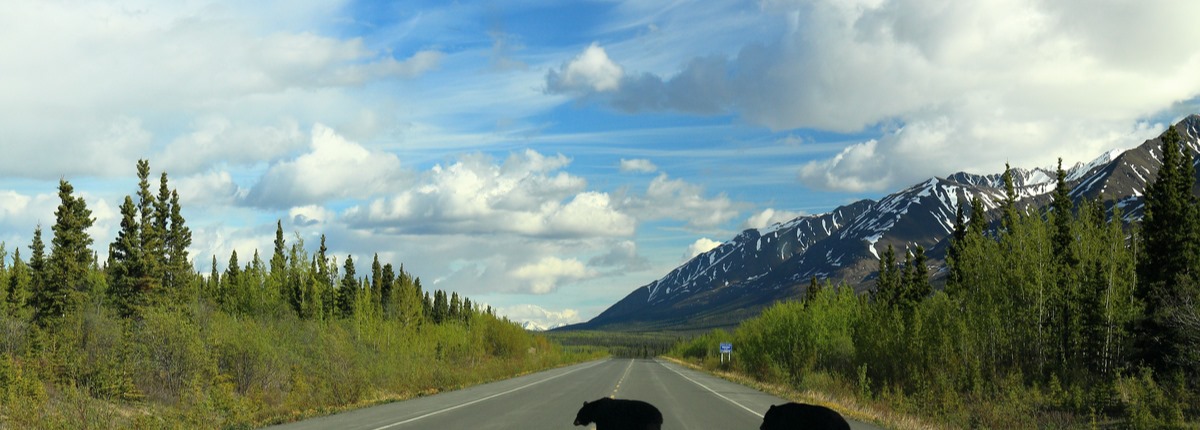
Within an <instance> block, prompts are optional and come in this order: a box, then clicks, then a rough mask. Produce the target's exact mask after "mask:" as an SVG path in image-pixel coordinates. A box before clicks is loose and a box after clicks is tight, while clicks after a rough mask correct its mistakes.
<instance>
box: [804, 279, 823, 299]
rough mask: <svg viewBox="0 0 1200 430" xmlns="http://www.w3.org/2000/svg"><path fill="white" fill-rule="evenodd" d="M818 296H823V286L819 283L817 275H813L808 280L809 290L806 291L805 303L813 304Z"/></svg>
mask: <svg viewBox="0 0 1200 430" xmlns="http://www.w3.org/2000/svg"><path fill="white" fill-rule="evenodd" d="M818 294H821V284H820V283H818V282H817V275H813V276H812V278H810V279H809V280H808V290H805V291H804V301H805V302H806V303H807V302H811V301H812V300H813V299H815V298H817V295H818Z"/></svg>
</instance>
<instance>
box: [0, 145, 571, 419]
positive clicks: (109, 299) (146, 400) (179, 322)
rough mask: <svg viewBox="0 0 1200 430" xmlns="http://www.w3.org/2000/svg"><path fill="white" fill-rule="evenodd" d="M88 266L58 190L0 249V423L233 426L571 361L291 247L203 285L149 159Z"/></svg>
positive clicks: (506, 328)
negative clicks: (17, 238)
mask: <svg viewBox="0 0 1200 430" xmlns="http://www.w3.org/2000/svg"><path fill="white" fill-rule="evenodd" d="M137 176H138V179H139V182H138V185H137V191H136V194H135V195H133V196H126V197H125V199H124V202H123V203H122V204H121V206H120V213H121V224H120V230H119V232H118V234H117V237H116V238H115V240H113V242H112V243H111V244H109V248H108V250H109V252H108V258H107V259H106V260H105V261H104V262H101V261H99V259H98V256H97V253H96V252H94V251H93V250H92V246H93V245H94V243H93V242H94V240H93V238H91V237H90V236H89V235H88V233H87V229H88V228H89V227H91V226H92V223H93V222H94V219H93V218H92V216H91V211H90V210H89V209H88V208H87V205H86V203H85V202H84V200H83V199H82V198H81V197H78V196H76V195H75V191H74V188H73V187H72V185H71V184H70V183H69V182H67V181H66V180H60V182H59V188H58V191H59V193H58V196H59V200H60V204H59V206H58V208H57V210H56V211H55V213H54V216H55V223H54V225H53V226H52V227H51V229H52V232H53V237H52V239H50V249H49V251H48V252H47V249H46V243H45V241H44V239H43V232H42V228H41V226H37V227H36V228H35V229H34V234H33V240H32V241H31V243H30V244H29V245H28V247H27V249H28V251H29V252H28V254H26V255H28V257H27V258H26V257H25V256H23V252H22V251H23V248H24V247H15V248H14V249H13V250H12V252H11V255H9V251H8V250H7V247H6V244H4V243H0V427H7V426H12V427H18V428H27V427H35V428H55V427H57V428H81V427H107V428H111V427H151V428H154V427H169V428H175V427H180V426H183V427H206V428H212V427H225V428H246V427H253V426H256V425H261V424H265V423H270V422H276V421H281V420H287V419H292V418H298V417H303V416H310V415H314V414H320V413H325V412H328V411H333V410H337V409H339V408H344V407H350V406H354V405H361V404H363V403H364V402H366V403H370V402H378V401H385V400H388V399H395V398H405V397H411V396H414V395H418V394H421V393H427V392H431V391H437V390H441V389H446V388H453V387H458V386H462V385H465V384H472V383H478V382H482V381H486V380H491V379H497V378H502V377H506V376H509V375H512V374H515V373H519V372H524V371H528V370H532V369H536V368H541V367H546V366H551V365H555V364H558V363H560V362H563V361H565V360H571V359H573V357H571V356H569V355H565V354H563V353H562V351H561V350H560V348H558V347H557V346H556V345H553V344H552V343H550V342H548V341H547V340H546V339H545V338H542V337H535V336H532V335H530V334H528V333H527V332H525V331H524V330H523V329H521V327H520V326H519V325H517V324H515V323H513V322H511V321H508V320H507V319H505V318H500V317H497V316H496V315H495V312H494V311H493V310H492V309H491V308H490V307H481V306H479V305H477V304H475V303H472V301H471V300H470V299H468V298H465V297H460V296H459V295H458V294H457V293H449V295H448V294H447V293H446V292H445V291H442V290H435V291H427V290H424V289H423V288H422V285H421V281H420V278H418V277H415V276H413V275H412V274H410V273H408V272H407V271H406V270H404V268H403V266H401V267H395V266H393V265H392V264H391V263H383V262H381V261H380V260H379V258H378V255H376V256H375V257H374V259H373V260H372V262H371V265H370V269H369V271H368V270H364V271H363V272H365V273H364V274H363V275H359V271H358V269H357V268H356V266H355V263H356V261H355V260H354V259H353V257H352V256H346V258H345V260H344V261H343V262H342V263H341V264H338V262H337V260H336V259H335V258H334V257H333V256H331V255H328V249H327V248H326V246H325V237H324V236H322V237H321V243H320V246H319V248H318V249H317V250H316V252H315V253H313V254H310V253H309V251H308V250H307V249H306V247H305V243H304V241H303V240H302V239H301V238H300V237H299V235H296V236H294V238H293V240H292V241H291V243H288V242H287V241H285V239H284V234H283V229H282V223H278V222H277V223H276V234H275V242H274V250H273V253H272V254H271V256H270V260H269V261H266V262H264V261H263V260H262V259H261V258H260V256H259V254H258V252H257V251H255V253H254V255H253V257H252V258H251V259H250V260H249V262H247V263H245V264H242V263H241V262H239V260H238V255H237V253H236V251H235V252H233V253H231V255H230V256H229V261H228V264H227V265H226V269H225V270H224V271H223V272H218V270H217V264H216V263H217V261H216V257H213V261H212V263H213V265H212V272H211V273H210V274H208V275H207V276H201V275H200V274H199V273H197V271H196V270H195V268H194V266H193V265H192V262H191V259H190V258H191V257H190V256H189V255H188V251H187V248H188V247H189V246H190V245H191V240H192V238H191V231H190V229H189V228H188V226H187V222H186V220H185V219H184V217H183V216H182V208H181V206H180V203H179V195H178V193H177V192H176V191H175V190H172V189H170V188H169V186H168V180H167V175H166V173H163V174H161V176H160V177H159V187H158V192H157V195H155V194H153V193H151V185H150V167H149V163H148V162H146V161H144V160H142V161H139V162H138V164H137Z"/></svg>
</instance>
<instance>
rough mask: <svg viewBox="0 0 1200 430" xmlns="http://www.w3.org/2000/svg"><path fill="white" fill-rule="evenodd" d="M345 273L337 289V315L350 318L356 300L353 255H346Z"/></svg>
mask: <svg viewBox="0 0 1200 430" xmlns="http://www.w3.org/2000/svg"><path fill="white" fill-rule="evenodd" d="M344 269H345V274H344V275H343V278H342V285H341V288H339V289H338V297H337V300H338V301H337V304H338V316H340V317H342V318H350V317H353V316H354V310H355V309H354V305H355V304H357V303H356V302H357V301H358V289H359V286H358V277H357V275H356V274H355V273H354V257H353V256H350V255H347V256H346V263H345V267H344Z"/></svg>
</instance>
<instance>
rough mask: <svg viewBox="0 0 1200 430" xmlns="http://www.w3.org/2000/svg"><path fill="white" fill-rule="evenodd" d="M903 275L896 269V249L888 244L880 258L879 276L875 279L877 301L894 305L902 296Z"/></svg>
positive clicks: (885, 304)
mask: <svg viewBox="0 0 1200 430" xmlns="http://www.w3.org/2000/svg"><path fill="white" fill-rule="evenodd" d="M901 281H902V277H901V276H900V274H899V273H898V271H897V269H896V251H895V249H893V248H892V245H888V247H887V251H884V253H883V258H880V259H879V278H878V280H876V281H875V301H876V302H877V303H879V304H882V305H884V306H894V305H896V304H897V298H898V297H900V291H899V290H900V288H901V284H900V282H901Z"/></svg>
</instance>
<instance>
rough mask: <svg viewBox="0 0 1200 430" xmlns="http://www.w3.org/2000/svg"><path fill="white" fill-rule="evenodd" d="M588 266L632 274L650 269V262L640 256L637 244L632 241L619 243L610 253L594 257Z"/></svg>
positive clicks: (610, 249) (614, 245)
mask: <svg viewBox="0 0 1200 430" xmlns="http://www.w3.org/2000/svg"><path fill="white" fill-rule="evenodd" d="M588 266H591V267H601V268H604V269H605V271H611V272H624V273H627V272H632V271H638V270H645V269H648V268H650V260H648V259H646V257H643V256H642V255H640V254H638V250H637V243H635V242H634V241H632V240H622V241H619V242H617V243H615V244H613V246H612V247H611V248H609V250H608V252H606V253H604V254H602V255H597V256H595V257H592V258H591V259H589V260H588Z"/></svg>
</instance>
